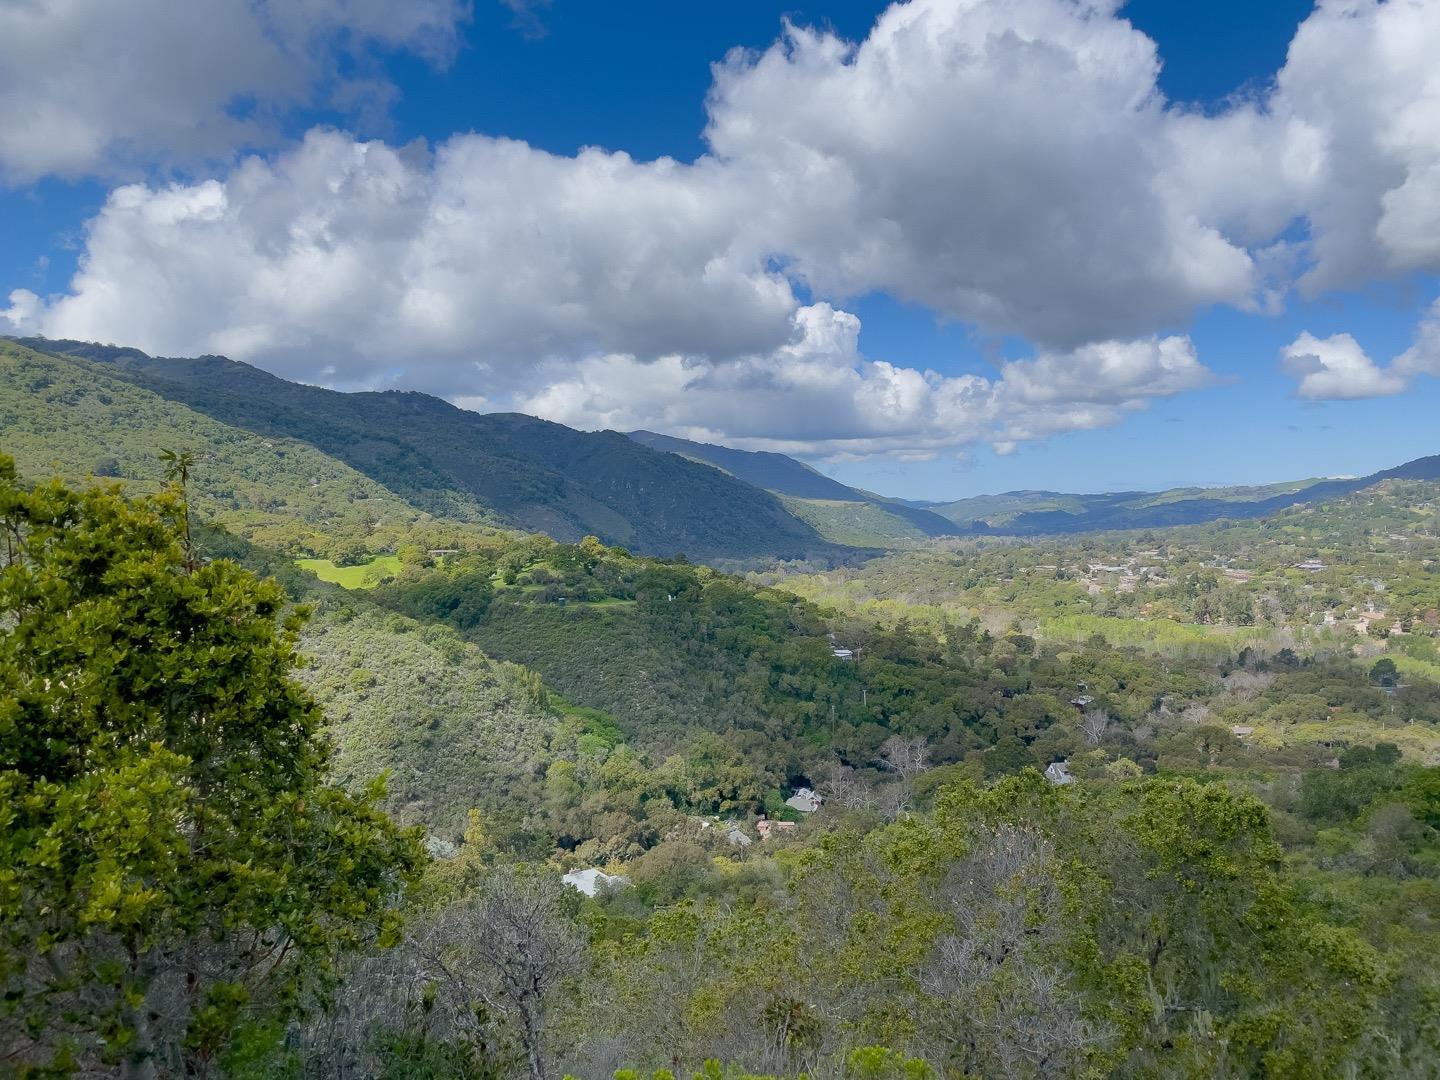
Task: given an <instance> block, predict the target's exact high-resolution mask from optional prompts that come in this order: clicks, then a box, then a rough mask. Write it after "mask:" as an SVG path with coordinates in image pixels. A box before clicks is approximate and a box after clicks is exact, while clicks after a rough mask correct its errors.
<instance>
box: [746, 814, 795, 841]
mask: <svg viewBox="0 0 1440 1080" xmlns="http://www.w3.org/2000/svg"><path fill="white" fill-rule="evenodd" d="M795 829H796V825H795V822H793V821H771V820H770V819H769V818H764V817H762V818H761V819H760V820H759V821H757V822H755V831H756V832H757V833H759V834H760V839H761V840H769V839H770V837H771V836H774V835H777V834H779V833H787V832H794V831H795Z"/></svg>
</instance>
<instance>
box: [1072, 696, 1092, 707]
mask: <svg viewBox="0 0 1440 1080" xmlns="http://www.w3.org/2000/svg"><path fill="white" fill-rule="evenodd" d="M1094 700H1095V699H1094V698H1093V697H1091V696H1090V695H1089V694H1080V695H1079V696H1078V697H1073V698H1071V699H1070V704H1071V705H1074V706H1075V707H1076V708H1077V709H1088V708H1089V707H1090V703H1091V702H1093V701H1094Z"/></svg>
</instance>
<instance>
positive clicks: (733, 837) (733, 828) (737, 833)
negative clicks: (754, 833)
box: [725, 821, 763, 849]
mask: <svg viewBox="0 0 1440 1080" xmlns="http://www.w3.org/2000/svg"><path fill="white" fill-rule="evenodd" d="M725 839H726V840H727V841H729V843H730V846H731V847H738V848H742V849H743V848H747V847H749V846H750V845H751V844H753V843H754V842H755V841H753V840H751V839H750V837H748V836H747V835H745V831H744V830H743V829H741V828H740V826H739V825H738V824H737V823H736V822H733V821H732V822H730V827H729V828H728V829H726V830H725ZM762 839H763V837H762Z"/></svg>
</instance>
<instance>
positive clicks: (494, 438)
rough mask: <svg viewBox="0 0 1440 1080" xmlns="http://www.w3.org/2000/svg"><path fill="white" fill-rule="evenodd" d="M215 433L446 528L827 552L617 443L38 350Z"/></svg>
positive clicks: (713, 478) (668, 548) (227, 375)
mask: <svg viewBox="0 0 1440 1080" xmlns="http://www.w3.org/2000/svg"><path fill="white" fill-rule="evenodd" d="M25 344H26V345H28V346H30V347H32V348H35V349H42V350H45V351H50V352H63V353H66V354H68V355H73V356H78V357H83V358H84V359H86V360H89V361H92V362H94V363H98V364H100V365H102V366H103V367H104V368H105V369H106V370H108V371H109V372H110V373H111V374H112V375H113V377H114V378H115V379H119V380H124V381H128V382H131V383H133V384H135V385H136V386H139V387H142V388H144V389H146V390H149V391H151V392H152V393H154V394H157V395H159V396H160V397H162V398H165V399H167V400H169V401H172V402H178V403H181V404H184V405H186V406H187V407H188V408H189V409H191V410H193V411H195V412H198V413H202V414H204V415H206V416H209V417H211V418H213V419H215V420H218V421H220V422H221V423H223V424H226V425H230V426H233V427H237V428H241V429H244V430H246V431H250V432H254V433H256V434H258V435H260V436H262V437H264V438H269V439H275V438H287V439H293V440H298V441H301V442H304V443H307V444H309V445H310V446H313V447H315V448H317V449H319V450H320V451H323V452H324V453H325V454H327V455H330V456H332V457H334V458H336V459H338V460H340V461H343V462H345V463H346V464H347V465H349V466H350V467H351V468H352V469H354V470H355V471H357V472H359V473H361V474H363V475H365V476H367V477H369V478H371V479H372V480H373V481H375V482H377V483H379V484H382V485H384V486H385V487H386V488H388V489H390V490H392V491H395V492H396V493H398V494H399V495H401V496H402V497H404V498H405V499H406V500H408V501H410V502H411V503H413V504H414V505H415V506H417V507H420V508H422V509H424V510H425V511H427V512H429V513H430V514H432V515H434V516H437V517H442V518H458V519H461V520H465V519H468V518H471V517H473V516H475V512H476V507H477V506H478V507H483V508H484V510H485V512H487V513H488V514H490V515H492V516H493V517H494V518H495V519H497V520H500V521H503V522H504V523H506V524H509V525H512V526H516V527H520V528H524V529H527V530H531V531H544V532H548V533H550V534H552V535H554V536H556V537H558V538H561V539H566V540H578V539H580V538H581V537H582V536H584V535H586V534H594V535H596V536H599V537H601V538H602V539H604V540H606V541H608V542H610V543H614V544H620V545H624V546H628V547H632V548H634V549H636V550H639V551H646V552H658V553H663V554H674V553H676V552H685V553H687V554H690V555H694V556H701V557H732V558H742V557H746V556H754V555H766V556H772V557H782V558H793V557H797V556H800V555H804V554H806V553H807V552H810V551H812V550H813V551H819V550H823V549H824V548H825V547H826V546H827V545H826V544H825V542H824V541H822V540H821V538H820V537H819V536H818V535H817V534H816V533H815V531H814V530H813V529H811V528H810V527H809V526H807V525H805V524H804V523H802V522H800V521H799V520H797V519H796V518H794V517H792V516H791V515H790V514H789V513H787V512H786V510H785V508H784V507H783V506H782V505H781V504H780V503H779V501H778V500H777V499H776V498H775V497H774V496H773V495H770V494H769V493H768V492H765V491H762V490H759V489H757V488H755V487H753V486H751V485H749V484H746V483H743V482H741V481H739V480H736V479H734V478H732V477H730V476H727V475H726V474H724V473H722V472H720V471H718V470H716V469H714V468H711V467H709V466H706V465H701V464H698V463H696V462H692V461H689V460H686V459H684V458H680V457H678V456H676V455H673V454H666V453H660V452H656V451H652V450H649V449H647V448H645V447H643V446H640V445H639V444H638V443H635V442H633V441H632V440H630V439H627V438H626V437H625V436H623V435H620V434H618V433H615V432H595V433H587V432H579V431H574V430H571V429H570V428H566V427H563V426H561V425H559V424H552V423H549V422H547V421H544V420H537V419H535V418H534V417H528V416H520V415H516V414H487V415H481V414H479V413H474V412H469V411H467V410H464V409H458V408H456V407H455V406H453V405H450V404H448V403H447V402H444V401H441V400H440V399H438V398H434V397H430V396H428V395H426V394H419V393H398V392H386V393H353V394H342V393H337V392H335V391H332V390H325V389H322V388H320V387H314V386H302V385H299V384H296V383H290V382H286V381H285V380H283V379H279V378H276V377H275V376H273V375H269V374H266V373H265V372H262V371H260V370H258V369H256V368H253V367H250V366H248V365H246V364H241V363H237V362H235V361H232V360H227V359H225V358H224V357H218V356H207V357H199V358H196V359H159V358H154V357H149V356H146V355H145V354H143V353H140V352H138V351H136V350H133V349H120V348H114V347H110V346H100V345H91V344H86V343H83V342H56V341H44V340H33V341H28V342H26V343H25Z"/></svg>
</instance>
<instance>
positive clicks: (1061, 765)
mask: <svg viewBox="0 0 1440 1080" xmlns="http://www.w3.org/2000/svg"><path fill="white" fill-rule="evenodd" d="M1045 779H1046V780H1049V781H1050V783H1052V784H1073V783H1074V782H1075V777H1073V776H1071V775H1070V762H1068V761H1052V762H1051V763H1050V764H1049V765H1046V766H1045Z"/></svg>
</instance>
